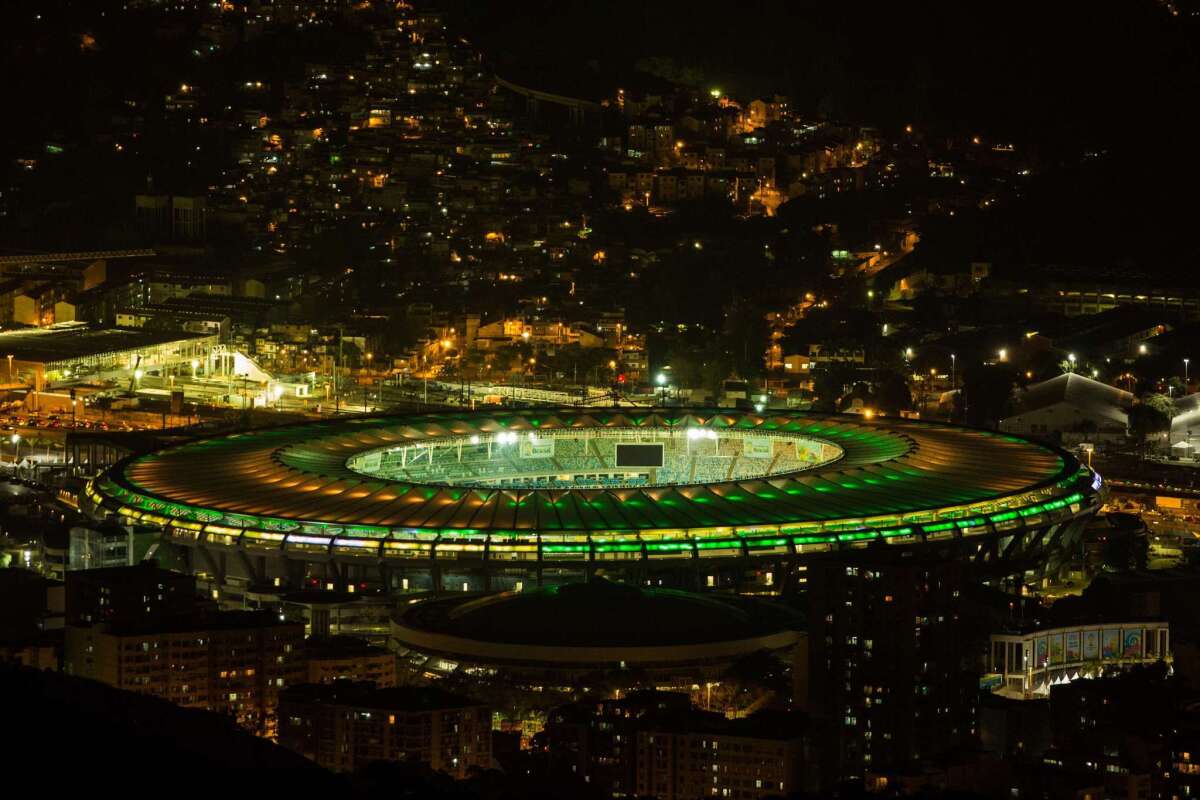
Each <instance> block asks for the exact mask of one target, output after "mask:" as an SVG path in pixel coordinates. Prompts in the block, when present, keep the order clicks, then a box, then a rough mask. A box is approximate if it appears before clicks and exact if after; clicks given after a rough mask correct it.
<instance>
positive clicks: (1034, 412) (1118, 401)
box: [1000, 372, 1134, 436]
mask: <svg viewBox="0 0 1200 800" xmlns="http://www.w3.org/2000/svg"><path fill="white" fill-rule="evenodd" d="M1133 400H1134V398H1133V395H1132V394H1131V393H1130V392H1126V391H1124V390H1123V389H1118V388H1116V387H1115V386H1109V385H1108V384H1107V383H1101V382H1099V381H1094V380H1092V379H1091V378H1087V377H1084V376H1083V375H1079V374H1077V373H1074V372H1065V373H1063V374H1062V375H1059V376H1057V377H1054V378H1051V379H1050V380H1048V381H1042V382H1041V383H1035V384H1031V385H1030V386H1027V387H1026V388H1025V389H1024V390H1023V391H1021V392H1020V394H1019V395H1018V396H1017V410H1016V413H1015V414H1014V415H1013V416H1011V417H1008V418H1007V419H1004V420H1001V421H1000V430H1002V431H1005V432H1007V433H1018V434H1027V435H1035V436H1037V435H1045V434H1048V433H1067V432H1073V431H1083V430H1094V431H1095V432H1097V433H1108V434H1114V435H1121V436H1124V435H1125V432H1126V430H1127V429H1128V427H1129V409H1130V408H1131V407H1132V406H1133Z"/></svg>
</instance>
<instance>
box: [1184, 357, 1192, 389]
mask: <svg viewBox="0 0 1200 800" xmlns="http://www.w3.org/2000/svg"><path fill="white" fill-rule="evenodd" d="M1190 361H1191V359H1190V358H1185V359H1184V360H1183V385H1184V386H1185V387H1186V386H1187V385H1188V363H1189V362H1190Z"/></svg>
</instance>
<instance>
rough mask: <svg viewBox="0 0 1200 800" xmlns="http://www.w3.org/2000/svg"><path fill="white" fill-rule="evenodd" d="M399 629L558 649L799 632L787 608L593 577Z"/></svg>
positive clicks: (413, 612) (449, 604)
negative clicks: (583, 581) (784, 631)
mask: <svg viewBox="0 0 1200 800" xmlns="http://www.w3.org/2000/svg"><path fill="white" fill-rule="evenodd" d="M400 620H401V622H402V624H403V626H404V627H405V628H407V629H410V630H413V631H426V632H429V633H438V634H443V635H446V636H454V637H457V638H459V639H463V640H470V641H476V642H493V643H503V644H525V645H550V646H557V647H620V646H649V645H653V646H656V647H666V646H678V645H689V644H702V643H705V642H719V641H727V640H736V639H749V638H752V637H755V636H767V635H770V634H774V633H778V632H780V631H783V630H804V620H803V619H802V618H801V617H800V616H799V615H798V614H796V612H794V611H791V610H790V609H788V608H787V607H786V606H783V605H779V604H775V603H770V602H766V601H762V600H756V599H753V598H746V597H740V596H737V595H731V596H727V595H709V594H694V593H691V592H683V591H678V590H675V589H664V588H661V587H643V586H632V585H627V584H622V583H615V582H612V581H608V580H605V579H604V578H600V577H597V578H594V579H593V580H592V581H590V582H587V583H568V584H564V585H555V586H542V587H538V588H536V589H530V590H527V591H521V592H501V593H498V594H487V595H483V596H482V597H466V598H463V597H461V596H451V597H449V598H446V599H443V600H427V601H425V602H421V603H416V604H413V605H410V606H407V607H405V608H403V609H401V612H400Z"/></svg>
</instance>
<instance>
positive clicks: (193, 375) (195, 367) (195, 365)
mask: <svg viewBox="0 0 1200 800" xmlns="http://www.w3.org/2000/svg"><path fill="white" fill-rule="evenodd" d="M199 366H200V362H199V361H197V360H196V359H194V358H193V359H192V380H196V369H197V368H198V367H199Z"/></svg>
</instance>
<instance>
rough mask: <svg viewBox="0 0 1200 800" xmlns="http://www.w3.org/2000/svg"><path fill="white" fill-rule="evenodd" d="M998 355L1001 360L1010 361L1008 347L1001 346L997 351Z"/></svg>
mask: <svg viewBox="0 0 1200 800" xmlns="http://www.w3.org/2000/svg"><path fill="white" fill-rule="evenodd" d="M996 355H998V356H999V357H1000V360H1001V361H1008V350H1007V349H1006V348H1003V347H1001V348H1000V349H999V350H998V351H997V352H996Z"/></svg>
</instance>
